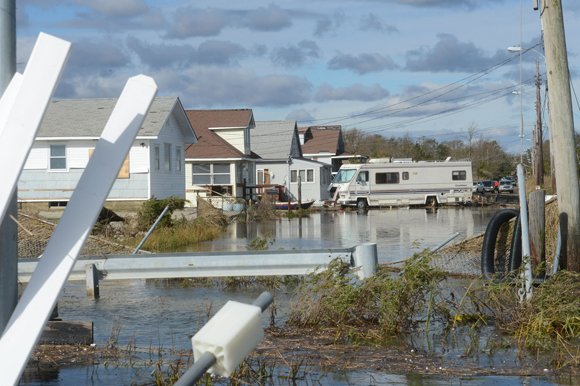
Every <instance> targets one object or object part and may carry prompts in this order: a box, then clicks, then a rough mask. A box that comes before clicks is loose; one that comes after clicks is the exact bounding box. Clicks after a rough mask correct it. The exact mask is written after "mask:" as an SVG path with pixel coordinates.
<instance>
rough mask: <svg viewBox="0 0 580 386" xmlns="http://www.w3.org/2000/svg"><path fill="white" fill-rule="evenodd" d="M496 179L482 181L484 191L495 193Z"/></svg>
mask: <svg viewBox="0 0 580 386" xmlns="http://www.w3.org/2000/svg"><path fill="white" fill-rule="evenodd" d="M493 182H494V181H492V180H483V181H481V182H480V184H481V185H483V192H484V193H493V192H495V190H496V187H495V186H494V183H493Z"/></svg>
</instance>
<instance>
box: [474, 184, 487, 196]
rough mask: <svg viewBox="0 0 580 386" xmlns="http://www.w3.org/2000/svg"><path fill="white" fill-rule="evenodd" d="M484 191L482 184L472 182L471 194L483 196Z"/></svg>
mask: <svg viewBox="0 0 580 386" xmlns="http://www.w3.org/2000/svg"><path fill="white" fill-rule="evenodd" d="M484 191H485V190H484V189H483V184H482V183H481V182H474V183H473V188H472V192H473V193H477V194H483V193H484Z"/></svg>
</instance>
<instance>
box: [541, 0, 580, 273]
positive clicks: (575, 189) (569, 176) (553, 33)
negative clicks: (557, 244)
mask: <svg viewBox="0 0 580 386" xmlns="http://www.w3.org/2000/svg"><path fill="white" fill-rule="evenodd" d="M540 17H541V21H542V25H543V26H544V42H545V53H546V74H547V82H548V84H549V85H550V88H549V89H548V95H549V99H550V124H551V126H550V131H551V132H552V139H553V144H551V145H552V146H553V147H552V152H553V154H554V163H555V170H556V186H557V189H558V212H559V218H560V227H561V228H560V230H561V234H562V255H561V263H563V267H565V268H567V269H568V270H570V271H575V272H580V194H579V186H578V171H577V170H578V159H577V157H576V144H575V138H574V120H573V116H572V96H571V93H570V73H569V69H568V55H567V51H566V38H565V33H564V16H563V11H562V0H543V1H542V6H541V7H540Z"/></svg>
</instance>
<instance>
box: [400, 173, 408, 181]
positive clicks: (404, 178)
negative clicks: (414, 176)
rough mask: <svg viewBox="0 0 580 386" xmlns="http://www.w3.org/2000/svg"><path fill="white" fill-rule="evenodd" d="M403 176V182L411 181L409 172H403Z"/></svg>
mask: <svg viewBox="0 0 580 386" xmlns="http://www.w3.org/2000/svg"><path fill="white" fill-rule="evenodd" d="M401 174H402V177H403V180H408V179H409V172H403V173H401Z"/></svg>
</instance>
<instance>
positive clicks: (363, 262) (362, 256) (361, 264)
mask: <svg viewBox="0 0 580 386" xmlns="http://www.w3.org/2000/svg"><path fill="white" fill-rule="evenodd" d="M378 264H379V263H378V257H377V244H376V243H365V244H362V245H357V246H356V248H355V250H354V268H355V269H357V271H356V273H357V275H358V277H359V278H360V279H367V278H369V277H372V276H374V275H375V274H376V273H377V267H378Z"/></svg>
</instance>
